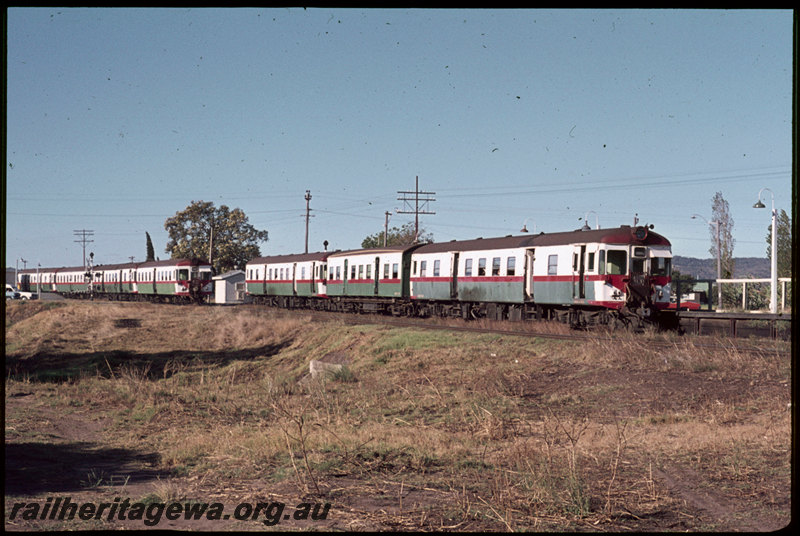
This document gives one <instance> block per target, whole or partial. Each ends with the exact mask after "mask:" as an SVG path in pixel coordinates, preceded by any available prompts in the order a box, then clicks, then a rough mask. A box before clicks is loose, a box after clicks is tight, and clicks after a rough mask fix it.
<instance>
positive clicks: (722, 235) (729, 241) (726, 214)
mask: <svg viewBox="0 0 800 536" xmlns="http://www.w3.org/2000/svg"><path fill="white" fill-rule="evenodd" d="M711 219H712V221H716V222H718V223H719V250H720V258H721V259H722V263H721V264H722V278H723V279H730V278H731V277H733V273H734V260H733V247H734V246H735V245H736V240H735V239H734V238H733V218H732V217H731V213H730V208H729V206H728V202H727V201H725V198H724V197H722V192H717V193H716V194H715V195H714V197H713V198H712V199H711ZM709 231H710V233H711V247H710V248H709V250H708V251H709V252H710V253H711V254H712V255H713V256H714V257H716V256H717V242H716V238H717V237H716V234H717V230H716V229H714V227H713V226H709Z"/></svg>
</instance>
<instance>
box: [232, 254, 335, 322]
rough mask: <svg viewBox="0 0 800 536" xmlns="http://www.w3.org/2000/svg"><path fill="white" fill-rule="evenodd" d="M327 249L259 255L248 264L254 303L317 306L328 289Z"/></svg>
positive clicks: (249, 282) (281, 305) (248, 287)
mask: <svg viewBox="0 0 800 536" xmlns="http://www.w3.org/2000/svg"><path fill="white" fill-rule="evenodd" d="M327 258H328V253H327V252H321V253H306V254H299V255H276V256H269V257H256V258H255V259H252V260H250V261H249V262H248V263H247V266H246V267H245V281H246V285H247V293H248V295H249V296H250V297H251V299H252V300H253V301H254V302H255V303H263V304H266V305H273V306H279V307H288V308H294V307H309V306H311V307H313V308H317V307H318V306H319V304H320V298H325V297H326V292H327V273H328V272H327V262H326V261H327Z"/></svg>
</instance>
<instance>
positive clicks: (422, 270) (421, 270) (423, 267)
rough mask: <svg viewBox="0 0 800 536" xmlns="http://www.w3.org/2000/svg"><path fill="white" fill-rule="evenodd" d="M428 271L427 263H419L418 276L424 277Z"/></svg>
mask: <svg viewBox="0 0 800 536" xmlns="http://www.w3.org/2000/svg"><path fill="white" fill-rule="evenodd" d="M427 271H428V261H419V276H420V277H425V275H426V273H427Z"/></svg>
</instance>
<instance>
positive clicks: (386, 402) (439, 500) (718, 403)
mask: <svg viewBox="0 0 800 536" xmlns="http://www.w3.org/2000/svg"><path fill="white" fill-rule="evenodd" d="M771 344H772V343H769V344H768V345H771ZM783 349H785V346H784V347H783ZM312 359H318V360H319V359H321V360H323V361H328V362H333V363H339V364H343V365H344V367H343V368H342V369H341V370H340V371H339V372H338V373H336V374H334V375H332V376H331V377H329V378H327V379H326V380H322V381H317V380H311V379H310V378H308V377H307V374H308V365H309V362H310V361H311V360H312ZM789 380H790V358H789V356H788V355H787V354H785V353H777V352H774V351H767V352H765V353H763V354H758V355H753V354H745V353H742V352H738V351H736V350H720V349H718V348H708V347H703V346H699V345H698V344H695V343H693V342H691V341H689V340H687V339H680V338H676V339H675V341H674V345H672V346H671V347H670V349H669V350H667V351H664V350H663V349H657V348H654V347H652V346H649V345H648V344H647V342H646V339H644V338H642V337H635V336H633V337H625V338H622V339H617V340H615V341H613V342H611V341H596V342H570V341H552V340H544V339H540V338H525V337H513V336H498V335H486V334H471V333H458V332H452V331H428V330H423V329H409V328H404V329H399V328H387V327H381V326H378V325H367V324H364V325H346V324H343V323H341V322H339V321H332V322H329V323H323V324H318V323H312V322H310V320H309V317H308V315H304V314H301V313H300V314H293V315H284V314H278V313H275V312H271V311H267V310H263V309H257V308H236V309H233V308H211V307H172V306H166V307H165V306H161V307H159V306H153V305H140V304H107V303H67V304H58V305H53V304H46V303H8V304H7V310H6V385H5V388H6V450H7V454H6V465H7V467H6V469H7V476H6V478H7V484H6V510H7V516H8V509H9V505H10V504H11V503H13V502H15V501H19V500H43V498H45V497H54V496H57V495H65V494H71V495H72V496H75V497H77V496H82V497H85V498H86V497H89V498H92V497H97V499H96V500H101V499H102V498H105V500H108V498H110V497H131V498H132V500H134V499H135V500H142V501H150V502H153V501H173V500H181V501H205V502H208V501H214V500H219V501H223V502H225V503H226V504H228V503H230V504H236V503H237V502H240V501H258V500H262V501H264V500H285V501H286V502H287V503H297V502H301V500H302V499H308V500H313V501H321V502H330V503H331V504H332V509H331V512H330V514H329V516H328V519H327V520H326V521H325V525H324V527H327V528H334V529H349V530H360V529H374V530H389V529H392V530H406V529H408V530H420V529H440V530H441V529H454V530H518V529H532V530H573V529H576V528H588V529H598V530H706V529H714V530H737V529H746V530H766V529H774V528H777V527H780V526H782V525H784V524H786V523H787V522H788V521H789V479H790V465H789V464H790V449H791V446H790V416H791V413H790V411H789V410H788V409H787V407H788V406H787V405H788V404H789V402H790V389H789ZM59 457H61V459H65V460H67V461H66V462H64V463H60V462H59V461H58V460H59ZM10 459H11V462H13V465H14V466H13V467H10V466H9V464H10V461H9V460H10ZM67 466H68V467H67ZM93 523H94V524H93V525H92V524H90V525H87V523H86V522H79V521H73V522H61V523H59V522H49V521H43V522H40V521H29V522H20V521H19V520H15V522H14V523H12V524H9V523H8V518H7V519H6V527H7V528H17V529H25V528H53V527H55V528H64V527H66V528H97V527H105V526H109V524H110V523H111V522H105V521H95V522H93ZM250 523H253V522H250ZM129 526H130V525H129ZM133 526H134V527H135V525H133ZM176 526H181V525H176ZM248 526H250V527H253V525H247V524H244V527H245V528H247V527H248ZM259 526H260V525H259ZM259 526H255V527H253V528H258V527H259ZM295 526H296V527H297V528H311V529H313V528H318V527H320V526H323V525H314V524H313V523H306V524H302V523H301V524H299V525H295ZM231 527H237V528H241V526H240V525H235V524H232V525H231ZM281 527H283V528H287V527H286V526H282V525H278V528H281ZM200 528H201V529H203V528H209V529H220V528H226V527H225V526H222V525H220V524H216V525H208V526H200ZM262 528H263V527H262Z"/></svg>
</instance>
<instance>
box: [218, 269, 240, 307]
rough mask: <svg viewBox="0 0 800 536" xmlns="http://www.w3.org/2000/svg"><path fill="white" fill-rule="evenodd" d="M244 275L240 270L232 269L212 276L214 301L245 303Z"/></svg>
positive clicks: (220, 302)
mask: <svg viewBox="0 0 800 536" xmlns="http://www.w3.org/2000/svg"><path fill="white" fill-rule="evenodd" d="M244 276H245V274H244V272H243V271H242V270H233V271H231V272H227V273H224V274H221V275H217V276H214V278H213V280H214V303H217V304H232V303H245V301H246V300H247V293H246V283H245V277H244Z"/></svg>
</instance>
